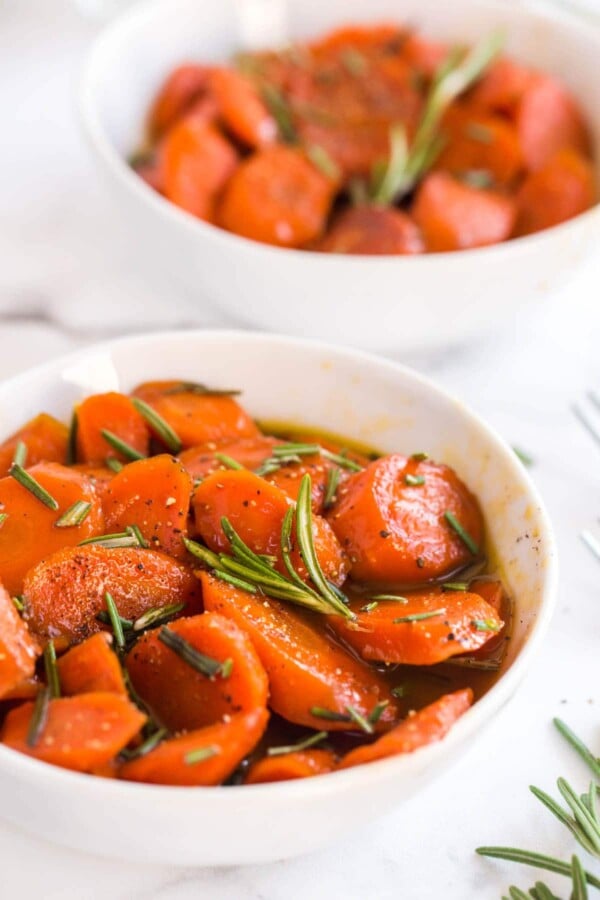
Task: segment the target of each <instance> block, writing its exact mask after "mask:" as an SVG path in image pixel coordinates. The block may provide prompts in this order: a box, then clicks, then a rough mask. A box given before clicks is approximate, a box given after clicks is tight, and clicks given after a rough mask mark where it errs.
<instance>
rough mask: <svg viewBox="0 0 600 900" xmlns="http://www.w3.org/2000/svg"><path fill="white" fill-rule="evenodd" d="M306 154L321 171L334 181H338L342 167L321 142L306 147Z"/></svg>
mask: <svg viewBox="0 0 600 900" xmlns="http://www.w3.org/2000/svg"><path fill="white" fill-rule="evenodd" d="M306 155H307V156H308V158H309V159H310V161H311V163H312V164H313V165H314V166H315V167H316V168H317V169H319V171H320V172H322V174H323V175H324V176H325V177H326V178H330V179H331V180H332V181H337V180H338V178H339V177H340V168H339V166H338V164H337V163H336V162H335V160H333V159H332V158H331V156H330V155H329V153H328V152H327V150H326V149H325V147H321V145H320V144H310V145H309V146H308V147H307V148H306Z"/></svg>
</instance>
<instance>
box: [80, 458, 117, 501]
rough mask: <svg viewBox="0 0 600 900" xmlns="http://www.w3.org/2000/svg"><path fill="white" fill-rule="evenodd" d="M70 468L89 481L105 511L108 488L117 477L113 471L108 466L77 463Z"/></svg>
mask: <svg viewBox="0 0 600 900" xmlns="http://www.w3.org/2000/svg"><path fill="white" fill-rule="evenodd" d="M70 468H71V469H73V471H75V472H81V474H82V475H85V476H86V478H88V479H89V481H90V482H91V484H92V486H93V488H94V490H95V491H96V496H97V497H98V499H99V500H100V502H101V503H102V508H103V509H104V503H105V500H106V498H107V492H108V488H109V486H110V483H111V481H112V480H113V478H114V477H115V473H114V472H113V470H112V469H109V468H108V466H97V465H94V464H93V463H75V465H74V466H71V467H70Z"/></svg>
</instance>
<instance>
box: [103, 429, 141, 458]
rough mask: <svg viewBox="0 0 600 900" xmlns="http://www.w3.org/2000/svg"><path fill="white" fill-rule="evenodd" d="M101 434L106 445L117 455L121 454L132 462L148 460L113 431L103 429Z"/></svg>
mask: <svg viewBox="0 0 600 900" xmlns="http://www.w3.org/2000/svg"><path fill="white" fill-rule="evenodd" d="M100 434H101V435H102V437H103V438H104V440H105V441H106V443H107V444H109V445H110V446H111V447H112V449H113V450H116V451H117V453H121V454H122V455H123V456H124V457H125V459H128V460H131V461H132V462H135V461H136V460H138V459H146V456H145V454H143V453H140V451H139V450H136V449H135V447H132V446H131V444H128V443H127V442H126V441H123V440H121V438H120V437H119V436H118V435H116V434H113V432H112V431H108V430H107V429H106V428H102V429H101V431H100Z"/></svg>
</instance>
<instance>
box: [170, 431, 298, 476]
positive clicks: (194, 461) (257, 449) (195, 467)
mask: <svg viewBox="0 0 600 900" xmlns="http://www.w3.org/2000/svg"><path fill="white" fill-rule="evenodd" d="M280 443H281V441H280V440H278V439H277V438H273V437H262V436H261V437H256V438H240V439H239V440H224V441H207V442H206V443H204V444H200V445H199V446H198V447H190V448H189V449H188V450H184V451H183V453H181V454H180V455H179V461H180V463H181V465H182V466H184V467H185V469H187V471H188V472H189V473H190V475H191V476H192V478H194V479H197V478H206V476H207V475H210V474H211V473H212V472H217V471H218V470H222V469H226V468H227V466H226V465H225V464H224V463H222V462H221V460H220V459H217V456H216V454H225V455H226V456H229V457H231V459H234V460H235V461H236V462H238V463H239V464H240V465H241V466H243V467H244V468H245V469H251V470H253V469H258V467H259V466H260V465H261V464H262V463H263V462H264V461H265V460H266V459H268V458H269V457H270V456H271V454H272V452H273V447H276V446H277V444H280Z"/></svg>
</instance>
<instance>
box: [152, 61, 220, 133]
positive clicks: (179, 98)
mask: <svg viewBox="0 0 600 900" xmlns="http://www.w3.org/2000/svg"><path fill="white" fill-rule="evenodd" d="M207 85H208V70H207V69H205V68H204V66H198V65H196V64H195V63H185V64H184V65H181V66H178V67H177V68H176V69H174V70H173V71H172V72H171V74H170V75H169V76H168V78H167V79H166V81H165V83H164V84H163V86H162V87H161V89H160V91H159V93H158V95H157V97H156V100H155V101H154V103H153V105H152V109H151V110H150V115H149V119H148V130H149V131H150V135H151V136H152V137H153V138H157V137H160V136H161V135H162V134H164V133H165V131H167V130H168V129H169V128H170V127H171V126H172V125H173V124H174V123H175V122H176V121H177V119H179V118H180V116H182V115H183V113H185V112H186V110H188V109H189V108H190V106H192V104H193V103H194V101H195V100H196V99H197V98H198V97H200V96H201V95H202V94H203V93H204V91H205V90H206V88H207Z"/></svg>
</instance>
